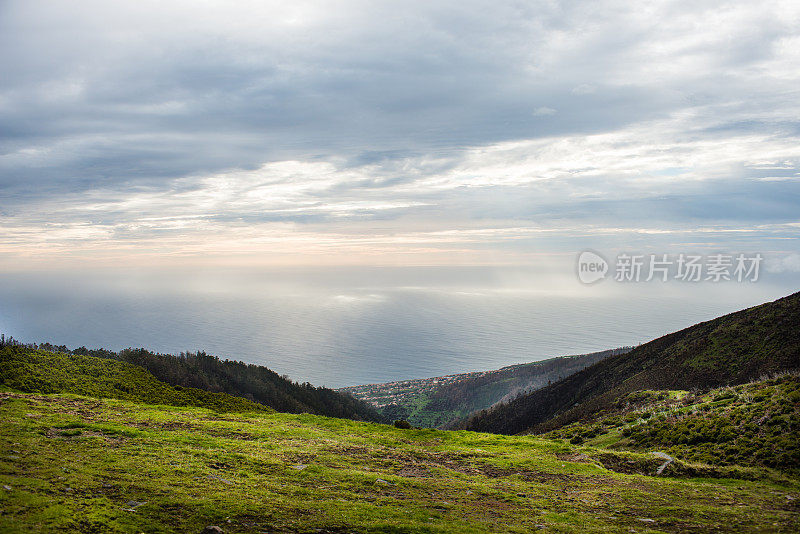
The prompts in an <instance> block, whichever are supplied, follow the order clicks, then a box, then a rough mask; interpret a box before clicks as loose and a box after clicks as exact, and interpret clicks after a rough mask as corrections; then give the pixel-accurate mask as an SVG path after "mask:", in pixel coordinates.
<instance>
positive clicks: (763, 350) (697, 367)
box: [461, 293, 800, 434]
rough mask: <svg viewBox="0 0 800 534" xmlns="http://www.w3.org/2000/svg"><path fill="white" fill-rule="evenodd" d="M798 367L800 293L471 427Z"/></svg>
mask: <svg viewBox="0 0 800 534" xmlns="http://www.w3.org/2000/svg"><path fill="white" fill-rule="evenodd" d="M798 368H800V293H795V294H793V295H790V296H788V297H784V298H782V299H779V300H776V301H775V302H770V303H767V304H762V305H760V306H755V307H753V308H748V309H746V310H742V311H739V312H736V313H732V314H729V315H725V316H723V317H719V318H717V319H713V320H711V321H707V322H704V323H699V324H697V325H694V326H691V327H689V328H686V329H684V330H681V331H679V332H675V333H672V334H668V335H666V336H664V337H661V338H658V339H656V340H654V341H651V342H649V343H646V344H644V345H640V346H639V347H637V348H635V349H634V350H632V351H631V352H628V353H627V354H621V355H617V356H612V357H610V358H607V359H605V360H603V361H601V362H599V363H597V364H595V365H593V366H591V367H589V368H587V369H584V370H582V371H579V372H578V373H575V374H573V375H571V376H569V377H567V378H565V379H564V380H561V381H559V382H556V383H554V384H551V385H550V386H547V387H545V388H542V389H539V390H537V391H534V392H533V393H531V394H529V395H525V396H523V397H520V398H518V399H516V400H513V401H511V402H509V403H506V404H500V405H497V406H495V407H494V408H493V409H491V410H487V411H484V412H481V413H478V414H476V415H474V416H473V417H472V418H470V419H469V420H468V421H467V422H465V423H464V424H463V425H461V426H462V427H464V428H467V429H469V430H478V431H488V432H498V433H503V434H516V433H519V432H524V431H527V430H532V431H535V432H543V431H548V430H552V429H554V428H558V427H561V426H563V425H565V424H569V423H572V422H574V421H578V420H580V419H582V418H584V417H587V416H589V415H591V414H593V413H596V412H598V411H600V410H602V409H605V408H608V407H609V406H610V405H611V404H612V403H613V402H614V401H615V400H616V399H617V398H619V397H621V396H623V395H626V394H628V393H630V392H633V391H638V390H643V389H693V388H712V387H719V386H724V385H729V384H741V383H744V382H747V381H750V380H754V379H757V378H759V377H760V376H763V375H769V374H772V373H780V372H784V371H788V370H793V369H798Z"/></svg>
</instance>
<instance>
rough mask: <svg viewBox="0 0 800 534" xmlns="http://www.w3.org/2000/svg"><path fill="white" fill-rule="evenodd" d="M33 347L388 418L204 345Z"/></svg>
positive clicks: (301, 408) (300, 404)
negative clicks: (166, 348) (173, 348)
mask: <svg viewBox="0 0 800 534" xmlns="http://www.w3.org/2000/svg"><path fill="white" fill-rule="evenodd" d="M28 347H29V348H38V349H41V350H46V351H51V352H62V353H71V354H74V355H80V356H85V355H88V356H94V357H99V358H106V359H112V360H119V361H123V362H127V363H130V364H133V365H137V366H139V367H143V368H144V369H146V370H148V371H150V372H151V373H152V374H153V375H154V376H155V377H156V378H157V379H159V380H161V381H164V382H166V383H167V384H171V385H173V386H182V387H191V388H197V389H202V390H205V391H210V392H217V393H227V394H229V395H234V396H237V397H244V398H245V399H248V400H251V401H253V402H257V403H260V404H264V405H266V406H269V407H271V408H274V409H275V410H277V411H279V412H289V413H304V412H305V413H312V414H316V415H327V416H330V417H344V418H348V419H355V420H362V421H373V422H384V421H385V419H384V418H383V416H381V415H380V414H379V413H378V412H377V411H376V410H375V409H374V408H373V407H372V406H370V405H369V404H367V403H365V402H363V401H360V400H358V399H356V398H354V397H351V396H349V395H346V394H343V393H339V392H338V391H335V390H332V389H328V388H324V387H315V386H312V385H311V384H308V383H305V384H299V383H295V382H292V381H291V380H289V379H288V378H286V377H282V376H280V375H279V374H278V373H276V372H274V371H272V370H270V369H268V368H266V367H263V366H260V365H252V364H246V363H243V362H237V361H231V360H220V359H219V358H217V357H216V356H212V355H210V354H206V353H205V352H202V351H200V352H194V353H182V354H181V355H180V356H175V355H172V354H157V353H154V352H151V351H148V350H145V349H125V350H121V351H119V352H112V351H108V350H104V349H98V350H88V349H86V348H85V347H80V348H78V349H75V350H72V351H70V350H69V349H68V348H67V347H64V346H53V345H51V344H49V343H43V344H41V345H30V346H28Z"/></svg>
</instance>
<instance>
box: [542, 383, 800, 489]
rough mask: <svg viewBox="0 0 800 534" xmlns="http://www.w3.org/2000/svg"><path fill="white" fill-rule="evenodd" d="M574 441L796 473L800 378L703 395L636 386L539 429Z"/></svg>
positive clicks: (799, 451)
mask: <svg viewBox="0 0 800 534" xmlns="http://www.w3.org/2000/svg"><path fill="white" fill-rule="evenodd" d="M545 436H546V437H549V438H561V439H566V440H569V441H570V442H571V443H573V444H586V445H591V446H594V447H612V448H617V449H624V450H632V451H646V450H661V451H665V452H668V453H669V454H672V455H675V456H677V457H679V458H682V459H685V460H689V461H696V462H704V463H709V464H715V465H740V466H761V467H772V468H776V469H780V470H783V471H793V472H794V473H795V474H798V473H800V376H797V375H795V374H786V375H783V376H780V377H778V378H773V379H764V380H759V381H755V382H751V383H748V384H740V385H737V386H733V387H724V388H717V389H712V390H710V391H707V392H704V393H690V392H686V391H638V392H635V393H631V394H629V395H627V396H625V397H623V398H621V399H619V400H618V401H617V402H616V403H615V405H614V406H613V407H612V408H611V409H608V410H605V411H603V412H601V413H598V414H596V416H595V417H594V418H592V419H589V420H584V421H581V422H578V423H572V424H570V425H566V426H564V427H561V428H559V429H558V430H554V431H551V432H549V433H547V434H545Z"/></svg>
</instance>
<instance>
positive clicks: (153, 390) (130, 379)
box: [0, 346, 272, 412]
mask: <svg viewBox="0 0 800 534" xmlns="http://www.w3.org/2000/svg"><path fill="white" fill-rule="evenodd" d="M0 385H2V386H5V387H7V388H11V389H14V390H17V391H24V392H27V393H72V394H76V395H88V396H92V397H98V398H112V399H123V400H128V401H134V402H144V403H148V404H167V405H172V406H198V407H201V408H209V409H212V410H215V411H218V412H246V411H250V412H253V411H256V412H257V411H272V410H271V409H270V408H267V407H266V406H264V405H263V404H258V403H255V402H252V401H249V400H247V399H243V398H241V397H234V396H231V395H226V394H225V393H212V392H209V391H204V390H202V389H197V388H184V387H180V386H171V385H169V384H165V383H164V382H161V381H160V380H158V379H156V377H154V376H153V375H152V374H151V373H149V372H147V371H145V370H144V369H142V368H141V367H137V366H135V365H131V364H129V363H125V362H118V361H114V360H107V359H102V358H94V357H91V356H81V355H73V354H64V353H57V352H48V351H44V350H33V349H30V348H27V347H20V346H5V347H0Z"/></svg>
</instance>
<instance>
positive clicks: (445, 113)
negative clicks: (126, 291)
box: [0, 0, 800, 270]
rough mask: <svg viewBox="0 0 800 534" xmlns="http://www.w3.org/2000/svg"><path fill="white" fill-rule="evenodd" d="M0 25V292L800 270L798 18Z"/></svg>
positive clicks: (232, 10) (7, 18) (165, 5)
mask: <svg viewBox="0 0 800 534" xmlns="http://www.w3.org/2000/svg"><path fill="white" fill-rule="evenodd" d="M631 6H632V4H631V3H630V2H627V1H620V2H615V1H585V2H582V1H563V2H554V1H525V2H500V3H498V2H478V1H469V0H459V1H457V2H449V1H437V2H430V1H424V2H416V1H407V2H401V3H398V2H382V1H369V2H366V1H364V2H359V1H341V2H308V1H293V2H269V1H253V2H245V1H240V2H223V1H218V2H217V1H211V0H208V1H198V0H191V1H185V2H184V1H169V2H165V1H163V0H161V1H148V0H138V1H136V2H109V1H107V0H102V1H77V2H76V1H52V0H48V1H38V0H20V1H17V0H0V73H2V74H0V269H6V270H9V269H16V268H20V267H30V266H40V267H43V268H44V267H53V266H69V265H76V264H80V263H82V262H85V261H86V260H91V261H92V264H94V265H104V264H107V265H119V264H120V262H125V264H130V265H136V264H147V265H158V264H181V265H195V264H197V265H204V264H279V265H292V264H298V265H306V264H320V263H331V264H351V263H356V264H368V265H369V264H375V265H380V264H392V265H429V264H449V263H453V264H494V263H498V264H526V263H528V262H531V261H533V260H535V259H536V258H539V257H544V256H559V255H563V256H569V257H573V256H574V254H575V253H576V252H577V251H579V250H582V249H584V248H587V247H591V248H594V249H597V250H603V251H609V252H613V251H620V250H635V251H642V252H651V251H652V252H680V251H686V252H690V251H695V252H711V251H730V252H750V251H759V252H764V253H767V254H769V255H771V257H774V258H778V260H780V261H784V264H785V265H786V266H788V267H789V268H791V267H792V266H793V265H794V267H795V268H797V269H800V261H799V260H800V256H798V254H800V239H799V238H800V3H798V2H797V1H796V0H789V1H785V2H781V1H764V2H749V1H740V2H717V1H715V2H705V1H703V0H692V1H687V2H645V3H639V4H636V5H635V8H633V9H632V8H631Z"/></svg>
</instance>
